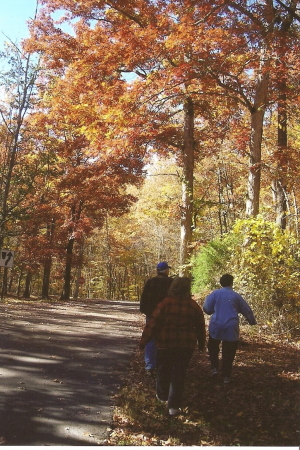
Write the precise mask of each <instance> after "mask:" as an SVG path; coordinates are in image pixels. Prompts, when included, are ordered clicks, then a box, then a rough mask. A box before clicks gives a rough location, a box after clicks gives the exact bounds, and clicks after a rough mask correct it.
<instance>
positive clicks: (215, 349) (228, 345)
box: [207, 336, 238, 377]
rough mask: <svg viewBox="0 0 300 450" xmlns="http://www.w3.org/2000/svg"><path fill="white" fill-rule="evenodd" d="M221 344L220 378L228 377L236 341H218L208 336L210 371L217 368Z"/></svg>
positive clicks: (236, 344)
mask: <svg viewBox="0 0 300 450" xmlns="http://www.w3.org/2000/svg"><path fill="white" fill-rule="evenodd" d="M221 342H222V376H223V377H230V375H231V370H232V365H233V361H234V358H235V354H236V350H237V346H238V341H219V340H217V339H213V338H212V337H211V336H209V339H208V345H207V348H208V353H209V360H210V363H211V367H212V369H218V368H219V352H220V344H221Z"/></svg>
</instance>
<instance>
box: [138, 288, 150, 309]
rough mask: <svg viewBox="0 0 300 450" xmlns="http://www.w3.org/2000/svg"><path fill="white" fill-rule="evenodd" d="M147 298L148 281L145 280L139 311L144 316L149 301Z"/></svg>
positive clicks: (148, 291)
mask: <svg viewBox="0 0 300 450" xmlns="http://www.w3.org/2000/svg"><path fill="white" fill-rule="evenodd" d="M149 297H150V280H147V281H146V283H145V285H144V288H143V292H142V295H141V300H140V311H141V313H143V314H145V315H146V316H147V315H148V310H149V301H150V300H149Z"/></svg>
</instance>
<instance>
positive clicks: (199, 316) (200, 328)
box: [196, 303, 206, 351]
mask: <svg viewBox="0 0 300 450" xmlns="http://www.w3.org/2000/svg"><path fill="white" fill-rule="evenodd" d="M196 305H197V310H196V333H197V341H198V349H199V351H203V350H204V348H205V342H206V329H205V319H204V314H203V311H202V309H201V308H200V306H199V305H198V304H197V303H196Z"/></svg>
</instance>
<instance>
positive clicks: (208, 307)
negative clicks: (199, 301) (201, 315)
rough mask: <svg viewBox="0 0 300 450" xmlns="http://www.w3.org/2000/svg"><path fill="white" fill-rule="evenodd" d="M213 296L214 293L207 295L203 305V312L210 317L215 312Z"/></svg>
mask: <svg viewBox="0 0 300 450" xmlns="http://www.w3.org/2000/svg"><path fill="white" fill-rule="evenodd" d="M215 303H216V301H215V295H214V292H212V293H211V294H209V295H208V296H207V297H206V299H205V301H204V304H203V311H204V312H205V313H206V314H208V315H211V314H213V313H214V312H215Z"/></svg>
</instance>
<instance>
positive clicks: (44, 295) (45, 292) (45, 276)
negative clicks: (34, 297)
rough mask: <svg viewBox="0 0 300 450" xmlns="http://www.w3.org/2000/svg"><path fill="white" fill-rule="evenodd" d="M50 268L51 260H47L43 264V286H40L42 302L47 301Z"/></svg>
mask: <svg viewBox="0 0 300 450" xmlns="http://www.w3.org/2000/svg"><path fill="white" fill-rule="evenodd" d="M51 266H52V260H51V258H47V260H46V261H45V264H44V274H43V286H42V299H43V300H47V299H48V298H49V288H50V274H51Z"/></svg>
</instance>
